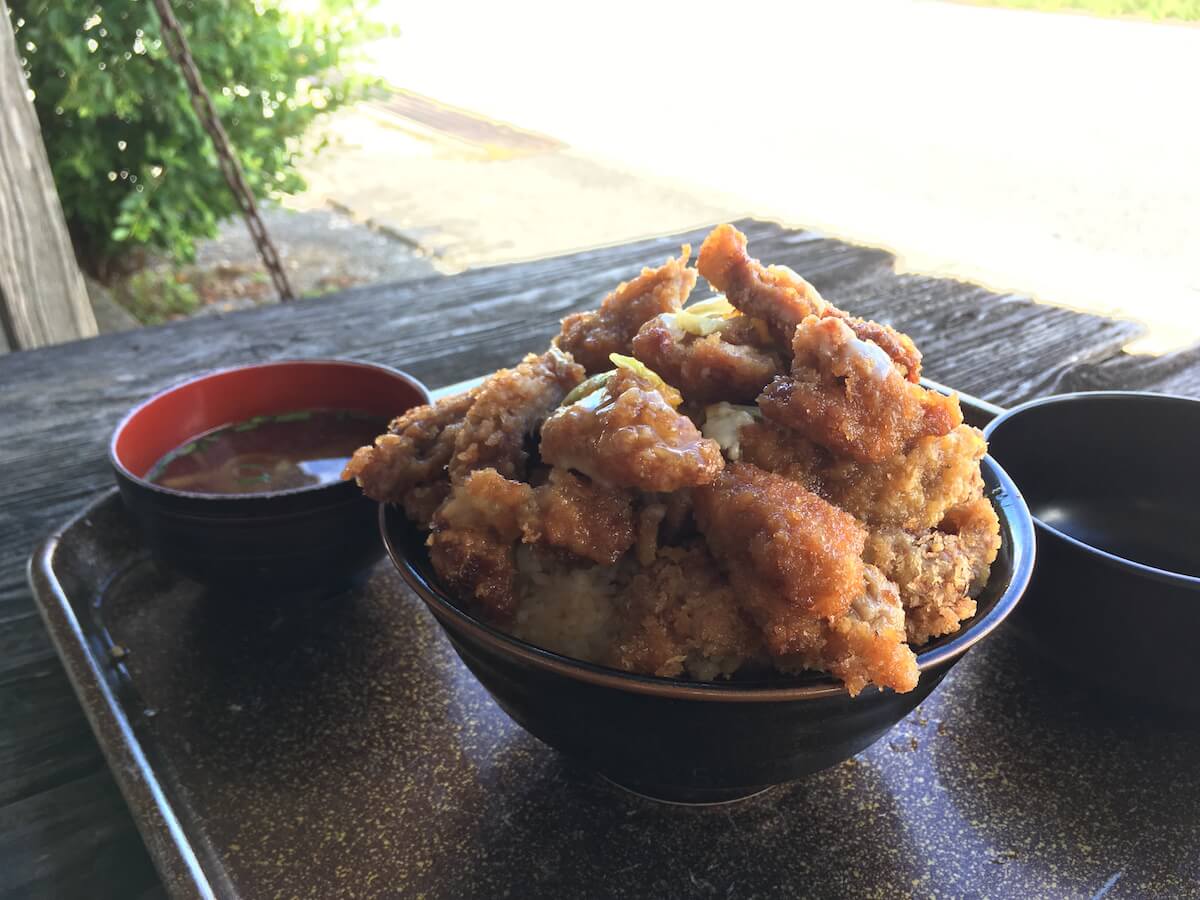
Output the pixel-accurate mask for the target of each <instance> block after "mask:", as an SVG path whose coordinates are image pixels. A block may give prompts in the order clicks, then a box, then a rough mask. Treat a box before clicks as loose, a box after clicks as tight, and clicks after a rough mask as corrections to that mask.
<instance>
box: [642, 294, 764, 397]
mask: <svg viewBox="0 0 1200 900" xmlns="http://www.w3.org/2000/svg"><path fill="white" fill-rule="evenodd" d="M674 319H675V316H674V315H673V314H671V313H666V314H664V315H661V316H655V317H654V318H653V319H651V320H650V321H649V322H647V323H646V324H645V325H643V326H642V328H641V330H640V331H639V332H638V333H637V336H636V337H635V338H634V339H633V345H632V346H633V355H634V356H635V357H637V358H638V359H640V360H641V361H642V362H644V363H645V364H646V365H648V366H649V367H650V368H651V369H653V370H654V371H655V372H657V373H658V374H659V375H661V376H662V377H663V378H665V379H666V380H667V381H668V382H669V383H670V384H672V385H674V386H675V387H677V388H679V390H680V391H681V392H682V393H683V395H684V396H685V397H687V398H688V400H690V401H692V402H695V403H708V402H710V401H713V400H718V399H720V400H728V401H730V402H733V403H752V402H754V398H755V397H757V396H758V395H759V393H760V392H761V391H762V389H763V388H764V387H766V385H767V384H768V383H769V382H770V381H771V379H772V378H774V377H775V376H776V375H778V374H780V373H781V372H782V371H783V370H784V368H783V363H782V361H781V360H780V358H779V354H777V353H774V352H772V351H770V350H764V349H762V348H761V347H756V346H753V345H752V344H750V343H748V342H746V341H741V342H739V340H738V339H739V338H741V337H745V335H744V334H743V333H744V332H746V331H750V332H753V324H754V323H753V320H751V319H750V318H749V317H748V316H739V317H737V318H734V319H730V320H728V322H729V326H728V327H726V328H724V329H722V330H720V331H714V332H713V333H712V334H708V335H695V334H689V333H688V332H686V331H684V330H683V329H682V328H680V327H679V326H678V325H677V324H676V323H675V321H674ZM742 322H745V323H746V325H744V326H743V325H742Z"/></svg>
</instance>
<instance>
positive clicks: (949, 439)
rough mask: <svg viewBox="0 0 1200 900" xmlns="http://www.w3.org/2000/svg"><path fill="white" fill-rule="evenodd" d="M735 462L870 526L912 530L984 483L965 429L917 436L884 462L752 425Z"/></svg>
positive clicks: (972, 435)
mask: <svg viewBox="0 0 1200 900" xmlns="http://www.w3.org/2000/svg"><path fill="white" fill-rule="evenodd" d="M739 437H740V443H741V448H740V449H741V456H742V459H743V460H745V461H746V462H749V463H753V464H754V465H756V466H759V467H760V468H763V469H766V470H767V471H769V472H775V473H776V474H779V475H784V476H786V477H788V478H791V479H793V480H795V481H799V482H800V483H801V484H803V485H804V486H805V487H807V488H808V489H809V490H810V491H814V492H816V493H817V494H820V495H821V496H822V497H824V498H825V499H826V500H828V501H829V502H830V503H833V504H834V505H835V506H839V507H841V508H842V509H844V510H846V512H848V513H850V514H851V515H853V516H854V517H855V518H857V519H860V520H861V521H863V522H865V523H866V524H867V525H871V526H894V527H898V528H905V529H908V530H910V531H916V530H921V529H925V528H932V527H933V526H935V525H937V523H938V522H940V521H941V519H942V517H943V516H944V515H945V514H946V511H947V510H948V509H950V508H951V507H952V506H956V505H958V504H960V503H963V502H965V501H967V500H969V499H970V498H971V497H973V496H977V495H978V493H979V491H980V490H981V487H982V484H983V479H982V477H981V476H980V473H979V460H980V459H982V458H983V454H984V453H985V452H986V450H987V444H986V443H985V442H984V440H983V435H982V434H981V433H980V432H979V431H978V430H977V429H975V428H972V427H971V426H969V425H959V426H958V427H957V428H955V429H954V430H953V431H951V432H950V433H949V434H944V435H938V436H933V435H930V436H926V437H923V438H918V439H917V441H916V442H915V443H914V444H913V445H912V447H910V448H909V449H908V451H907V452H904V453H898V454H896V455H895V456H892V457H890V458H888V459H886V460H884V461H883V462H879V463H860V462H855V461H854V460H852V459H844V458H843V459H838V458H835V457H833V456H832V455H831V454H830V453H829V452H828V451H827V450H825V449H824V448H822V447H820V446H818V445H816V444H814V443H813V442H812V441H809V440H807V439H805V438H802V437H800V436H799V435H797V434H796V433H795V432H792V431H789V430H788V429H785V428H781V427H780V426H778V425H775V424H773V423H771V422H766V421H761V422H754V423H751V424H749V425H746V426H744V427H743V428H742V429H741V431H740V433H739Z"/></svg>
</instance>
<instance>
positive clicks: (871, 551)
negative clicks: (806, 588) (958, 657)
mask: <svg viewBox="0 0 1200 900" xmlns="http://www.w3.org/2000/svg"><path fill="white" fill-rule="evenodd" d="M999 549H1000V522H999V519H997V517H996V511H995V510H994V509H993V508H992V504H991V503H990V502H989V501H988V500H987V499H985V498H983V497H978V498H976V499H974V500H970V501H968V502H966V503H963V504H961V505H959V506H956V507H954V508H953V509H952V510H950V511H949V512H948V513H947V514H946V517H945V519H944V520H943V521H942V522H941V523H940V525H939V529H938V530H928V531H925V532H923V533H920V534H913V533H911V532H907V531H904V530H902V529H899V528H880V529H876V530H875V531H873V532H872V533H871V535H870V537H869V538H868V539H867V545H866V549H865V551H864V558H865V559H866V560H867V561H868V562H871V563H873V564H874V565H876V566H878V567H879V568H880V570H881V571H883V573H884V574H885V575H886V576H887V577H888V578H890V579H891V580H892V581H894V582H896V584H897V585H899V588H900V599H901V600H902V601H903V603H904V609H905V622H906V628H907V632H908V640H909V643H911V644H913V645H914V646H919V645H921V644H924V643H925V642H926V641H928V640H930V639H931V638H935V637H940V636H941V635H944V634H952V633H953V632H955V631H958V628H959V623H960V622H961V621H963V620H964V619H968V618H970V617H971V616H973V615H975V596H976V595H977V594H978V593H979V591H980V590H982V588H983V586H984V585H985V584H986V583H987V579H988V574H989V572H990V570H991V564H992V562H993V561H994V560H995V558H996V554H997V553H998V552H999Z"/></svg>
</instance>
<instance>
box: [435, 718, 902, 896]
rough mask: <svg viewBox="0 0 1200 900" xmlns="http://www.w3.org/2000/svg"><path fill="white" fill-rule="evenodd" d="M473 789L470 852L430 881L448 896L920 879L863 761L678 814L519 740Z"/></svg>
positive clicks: (898, 820) (458, 840) (883, 792)
mask: <svg viewBox="0 0 1200 900" xmlns="http://www.w3.org/2000/svg"><path fill="white" fill-rule="evenodd" d="M477 790H478V793H477V794H476V795H475V796H473V797H472V798H471V801H472V802H473V804H475V806H474V807H473V814H472V815H471V816H470V817H469V818H465V819H462V820H460V822H459V830H457V831H454V832H452V833H448V834H445V835H444V836H443V837H444V839H445V840H446V841H448V842H450V843H452V844H457V845H458V846H468V847H473V848H475V852H473V853H471V854H468V855H466V856H465V857H459V858H454V859H445V860H441V861H439V862H438V864H437V866H436V868H435V869H434V870H433V871H432V872H430V873H428V878H429V881H428V884H429V886H430V887H431V888H434V887H436V889H437V891H438V892H440V893H444V894H446V895H447V896H489V895H499V893H501V892H502V891H503V890H505V889H510V890H511V889H512V887H513V881H512V879H513V873H514V872H519V871H524V872H525V873H526V881H525V883H524V884H522V885H521V888H520V895H521V896H552V897H560V896H581V895H583V896H586V895H588V894H589V893H591V892H594V891H599V892H602V893H603V894H604V895H605V896H655V897H670V896H717V897H726V896H738V897H744V896H774V895H778V894H779V893H780V892H781V891H788V890H793V891H794V890H799V889H800V887H801V886H803V885H811V886H812V887H813V889H814V890H816V889H818V888H819V890H818V893H819V895H820V896H853V895H858V894H860V893H861V890H863V886H864V885H874V884H878V885H909V884H910V883H912V881H913V879H914V878H915V877H916V873H917V872H918V871H919V869H917V868H914V867H915V866H918V865H919V862H917V860H918V855H917V853H916V849H915V847H913V846H910V845H909V844H908V835H907V833H906V829H905V828H904V826H903V822H902V816H901V814H900V811H899V810H898V809H897V808H896V805H895V802H894V798H893V796H892V794H891V792H890V791H889V790H888V788H887V786H886V784H885V783H884V781H883V779H882V778H881V776H880V774H879V773H878V772H877V771H876V770H875V769H874V767H873V766H872V765H871V764H870V763H867V762H862V761H851V762H849V763H845V764H843V765H840V766H838V767H836V768H834V769H831V770H828V771H826V772H823V773H820V774H818V775H814V776H812V777H811V778H809V779H807V780H805V781H804V782H800V783H797V784H794V785H788V786H783V787H778V788H774V789H772V790H770V791H768V792H766V793H765V794H762V795H760V796H759V797H756V798H754V799H751V800H747V801H743V802H741V803H736V804H730V805H725V806H714V807H681V806H674V805H668V804H660V803H655V802H653V801H648V800H644V799H642V798H640V797H637V796H635V795H632V794H629V793H627V792H626V791H624V790H623V789H621V788H618V787H615V786H613V785H611V784H609V783H608V782H606V781H604V780H603V779H601V778H600V777H599V776H598V775H596V774H594V773H592V772H590V771H589V770H588V769H586V768H584V767H582V766H580V765H578V764H576V763H574V762H572V761H571V760H569V759H568V758H567V757H564V756H562V755H561V754H557V753H553V752H550V751H548V750H547V749H546V748H545V747H543V746H542V745H540V744H539V743H538V742H537V741H535V740H534V739H533V738H531V737H530V736H528V735H525V734H519V735H518V736H516V737H515V739H514V740H513V741H511V742H509V743H508V744H507V745H506V746H504V747H503V748H501V750H500V753H499V754H498V755H497V758H496V759H495V760H494V761H493V762H492V763H491V765H490V766H489V770H487V771H482V772H480V775H479V780H478V782H477ZM872 836H874V837H872ZM884 836H886V839H885V838H884ZM876 838H878V839H876ZM789 886H790V887H789Z"/></svg>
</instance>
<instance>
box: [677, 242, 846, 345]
mask: <svg viewBox="0 0 1200 900" xmlns="http://www.w3.org/2000/svg"><path fill="white" fill-rule="evenodd" d="M696 267H697V268H698V269H699V270H700V274H701V275H703V276H704V277H705V278H706V279H707V280H708V283H709V284H711V285H712V286H713V287H714V288H715V289H716V290H718V291H720V292H721V293H723V294H724V295H725V296H726V297H727V298H728V299H729V302H730V303H732V304H733V305H734V306H736V307H737V308H738V309H740V310H741V311H742V312H744V313H745V314H746V315H748V316H754V317H756V318H758V319H762V320H763V321H764V322H766V323H767V325H768V326H769V327H770V329H771V331H772V333H773V334H774V335H775V338H776V340H777V342H778V343H779V345H780V346H781V347H787V346H788V345H789V344H791V342H792V332H793V331H795V329H796V326H797V325H798V324H800V322H801V321H802V320H803V319H804V318H805V317H806V316H828V315H834V314H836V313H837V312H838V310H837V309H836V307H834V306H833V305H832V304H830V303H828V302H827V301H826V300H825V298H824V297H822V296H821V295H820V294H819V293H818V292H817V289H816V288H815V287H813V286H812V285H811V284H809V283H808V282H807V281H805V280H804V279H803V278H801V277H800V276H799V275H797V274H796V273H795V272H793V271H792V270H791V269H789V268H787V267H786V266H764V265H763V264H762V263H760V262H759V261H758V260H757V259H753V258H752V257H751V256H750V255H749V253H747V252H746V236H745V235H744V234H742V233H741V232H740V231H738V230H737V229H736V228H734V227H733V226H732V225H718V226H717V227H716V228H714V229H713V230H712V231H711V232H710V233H709V235H708V237H706V238H705V239H704V243H703V244H701V245H700V255H699V257H698V258H697V260H696Z"/></svg>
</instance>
